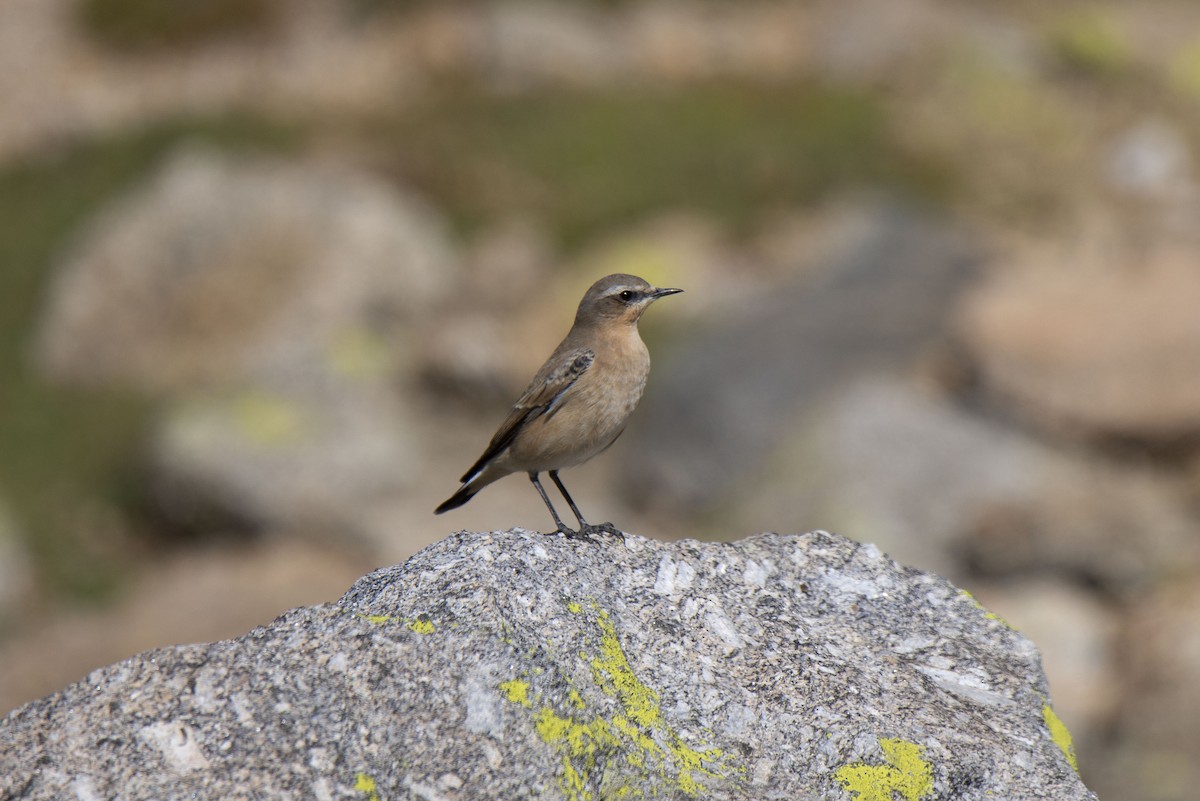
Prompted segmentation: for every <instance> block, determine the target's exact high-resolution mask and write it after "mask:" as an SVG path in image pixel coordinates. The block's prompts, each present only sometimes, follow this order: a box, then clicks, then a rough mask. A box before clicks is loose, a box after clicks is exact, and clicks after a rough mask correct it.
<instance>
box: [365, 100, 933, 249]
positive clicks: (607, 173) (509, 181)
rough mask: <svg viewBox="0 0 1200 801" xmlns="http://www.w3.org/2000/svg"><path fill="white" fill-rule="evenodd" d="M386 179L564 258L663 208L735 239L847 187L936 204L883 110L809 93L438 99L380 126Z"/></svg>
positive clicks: (925, 176)
mask: <svg viewBox="0 0 1200 801" xmlns="http://www.w3.org/2000/svg"><path fill="white" fill-rule="evenodd" d="M369 135H370V136H373V137H374V138H376V139H379V140H382V141H388V142H391V143H392V144H391V148H390V150H391V154H392V155H391V158H392V160H393V168H394V169H395V170H396V171H397V172H398V174H399V175H400V176H401V177H402V178H403V179H405V180H406V181H407V182H409V183H411V184H414V185H416V186H417V187H418V188H419V189H421V190H422V191H424V192H425V193H426V194H427V195H429V196H430V197H431V198H433V199H434V200H435V201H436V202H438V203H439V204H440V205H441V206H442V207H443V208H445V209H447V210H448V211H449V213H450V214H451V215H452V216H453V217H454V218H455V221H456V222H457V223H458V224H459V225H460V226H462V227H464V228H466V229H468V230H469V229H471V228H473V227H474V226H475V225H477V224H478V223H480V222H481V221H483V220H487V219H490V218H494V217H496V216H500V215H504V214H507V213H510V212H523V213H528V214H532V215H534V216H535V217H538V218H541V219H544V220H546V221H547V222H548V223H549V224H550V227H551V228H552V230H553V231H555V232H556V234H557V235H558V236H559V237H560V241H561V243H562V244H564V245H566V246H568V247H569V246H571V245H572V244H575V243H577V242H579V241H580V240H582V239H584V238H586V237H588V236H590V235H593V234H596V233H598V232H600V231H602V230H604V229H607V228H611V227H614V226H617V225H620V224H623V223H628V222H630V221H633V220H636V219H638V218H639V217H641V216H644V215H646V214H649V213H652V212H655V211H658V210H662V209H668V208H672V209H674V208H679V209H686V210H694V211H698V212H702V213H705V214H709V215H712V216H714V217H716V218H718V219H719V220H720V221H722V222H724V223H726V224H728V225H729V227H730V228H731V229H732V230H734V231H735V232H736V231H743V230H745V229H746V228H747V227H748V226H749V225H750V224H751V223H752V222H753V221H754V220H755V219H761V217H762V215H763V214H764V213H766V212H769V211H771V210H774V209H777V208H785V207H795V206H799V205H806V204H811V203H813V202H815V201H818V200H820V199H821V198H823V197H824V196H826V195H827V194H829V193H830V192H832V191H834V190H842V189H845V188H846V187H854V186H871V187H880V186H882V187H888V188H893V189H896V190H899V191H905V192H914V193H917V194H922V195H933V196H942V195H943V194H944V193H945V191H946V188H947V185H948V180H949V178H948V172H947V171H946V170H944V169H943V168H942V167H940V166H939V165H937V164H935V163H933V162H932V161H931V160H929V159H927V158H923V157H917V156H915V155H914V154H912V153H910V152H907V151H906V150H905V149H904V148H903V147H902V146H900V145H899V144H897V142H898V139H897V138H896V137H893V136H892V135H891V132H890V131H889V121H888V117H887V115H886V113H885V112H884V110H883V108H882V106H881V105H880V103H879V102H878V100H877V98H876V97H875V96H873V95H871V94H868V93H866V92H859V91H854V90H845V89H833V88H828V87H819V86H816V85H809V84H786V85H782V84H781V85H773V86H763V85H729V84H725V85H715V86H691V87H686V88H673V89H670V90H667V89H658V88H653V87H640V88H639V87H633V88H631V87H628V86H626V87H622V88H621V89H620V90H601V91H583V92H562V91H554V92H539V93H536V94H508V95H504V94H495V93H493V94H487V93H484V92H480V91H471V90H467V91H460V92H456V93H444V94H442V95H440V96H439V97H438V98H436V99H434V100H433V101H431V102H430V103H428V104H427V105H425V106H424V107H422V108H419V109H416V110H415V111H413V112H409V113H405V114H403V115H396V116H393V117H390V118H385V119H381V120H376V121H375V123H374V125H373V127H371V129H370V131H369Z"/></svg>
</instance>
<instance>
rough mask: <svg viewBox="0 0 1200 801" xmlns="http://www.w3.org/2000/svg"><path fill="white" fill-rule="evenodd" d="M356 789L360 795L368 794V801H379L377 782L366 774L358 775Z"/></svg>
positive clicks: (355, 783)
mask: <svg viewBox="0 0 1200 801" xmlns="http://www.w3.org/2000/svg"><path fill="white" fill-rule="evenodd" d="M354 789H355V790H358V791H359V792H360V793H366V795H367V801H379V792H378V791H377V790H376V789H375V780H374V779H372V778H371V777H370V776H368V775H367V774H365V773H360V774H358V778H357V779H356V780H355V782H354Z"/></svg>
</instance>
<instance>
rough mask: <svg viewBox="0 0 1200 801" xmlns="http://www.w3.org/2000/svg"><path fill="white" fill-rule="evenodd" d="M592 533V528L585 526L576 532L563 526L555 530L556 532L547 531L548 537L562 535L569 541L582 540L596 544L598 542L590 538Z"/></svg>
mask: <svg viewBox="0 0 1200 801" xmlns="http://www.w3.org/2000/svg"><path fill="white" fill-rule="evenodd" d="M590 533H591V526H584V527H583V528H581V529H579V531H576V530H574V529H571V528H567V527H566V526H565V525H563V526H559V527H558V528H556V529H554V531H547V532H546V536H548V537H553V536H554V535H555V534H562V535H563V536H564V537H566V538H567V539H569V540H582V541H583V542H591V543H595V542H596V541H595V540H594V539H592V538H591V537H589V536H588V534H590Z"/></svg>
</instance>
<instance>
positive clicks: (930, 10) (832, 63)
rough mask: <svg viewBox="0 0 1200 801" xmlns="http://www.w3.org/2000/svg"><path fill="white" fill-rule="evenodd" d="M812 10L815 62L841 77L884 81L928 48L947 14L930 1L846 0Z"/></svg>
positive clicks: (831, 73)
mask: <svg viewBox="0 0 1200 801" xmlns="http://www.w3.org/2000/svg"><path fill="white" fill-rule="evenodd" d="M817 8H818V9H819V13H817V14H816V15H815V16H816V19H815V21H814V22H813V26H812V27H813V30H812V42H811V47H812V48H813V51H814V54H813V61H814V65H815V66H816V68H817V69H818V70H820V71H823V72H827V73H829V74H830V75H831V76H833V77H836V78H839V79H842V80H845V79H848V78H849V79H855V80H863V79H876V80H886V79H887V77H888V76H889V75H890V74H891V73H892V72H894V71H895V70H897V69H898V68H899V67H900V66H902V65H903V64H904V62H906V61H907V60H909V59H912V58H914V57H916V56H918V55H927V54H928V53H929V52H930V50H931V49H932V48H933V46H934V45H935V44H936V43H937V41H938V38H939V34H941V35H944V30H945V29H946V26H945V25H944V19H945V17H946V15H947V14H948V13H952V10H951V9H949V8H945V7H941V4H939V3H937V2H930V0H848V1H843V2H836V3H819V4H817Z"/></svg>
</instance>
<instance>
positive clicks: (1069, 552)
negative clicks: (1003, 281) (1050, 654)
mask: <svg viewBox="0 0 1200 801" xmlns="http://www.w3.org/2000/svg"><path fill="white" fill-rule="evenodd" d="M776 441H777V449H776V451H775V453H774V454H773V455H772V457H771V459H770V460H769V461H768V462H767V465H766V467H765V468H764V469H762V470H760V471H759V472H758V473H756V474H755V477H754V480H753V481H752V482H751V484H752V486H751V488H750V489H749V490H748V492H747V493H746V495H745V496H744V497H742V498H740V499H739V500H738V502H737V504H735V505H732V506H729V507H726V508H724V509H722V510H721V511H720V514H719V515H718V520H728V519H747V518H749V519H755V520H759V521H762V522H761V523H760V524H759V525H765V526H778V525H782V524H783V523H785V522H786V523H789V524H794V525H801V526H803V525H811V526H816V525H821V526H827V527H830V528H834V529H837V530H841V531H853V530H859V531H869V532H871V539H872V541H873V542H875V543H876V544H877V545H879V546H880V547H881V548H883V549H884V550H885V551H886V552H888V553H889V554H891V555H892V556H894V557H896V558H898V559H902V560H904V561H906V562H909V563H911V564H916V565H919V566H920V567H922V568H925V569H928V570H937V571H940V572H942V573H944V574H945V575H947V576H949V577H950V578H951V579H952V580H956V581H960V582H962V583H964V584H965V583H968V578H969V577H970V576H971V575H972V574H974V575H976V576H978V575H980V574H982V575H988V576H994V577H1000V576H1005V577H1010V576H1015V575H1030V574H1034V575H1036V574H1042V573H1044V574H1049V573H1051V572H1054V571H1057V572H1058V573H1059V574H1060V575H1067V576H1077V577H1079V578H1081V579H1083V580H1085V581H1089V582H1093V583H1098V584H1100V585H1102V586H1104V587H1105V588H1107V589H1108V590H1109V591H1111V592H1114V593H1124V594H1126V595H1128V594H1129V593H1131V592H1133V591H1135V590H1137V589H1139V588H1142V587H1145V586H1147V585H1149V584H1151V583H1153V582H1154V581H1156V580H1158V579H1159V578H1160V577H1161V576H1162V575H1164V574H1167V573H1169V572H1170V571H1171V570H1173V569H1174V568H1175V567H1176V566H1177V565H1179V564H1181V563H1189V564H1200V542H1197V541H1196V539H1195V537H1194V535H1193V532H1194V527H1195V524H1194V521H1193V519H1192V517H1191V515H1190V510H1189V508H1188V505H1187V503H1186V501H1185V500H1184V495H1183V493H1182V492H1179V493H1176V492H1173V491H1172V485H1171V484H1169V483H1166V484H1164V483H1163V482H1162V481H1161V480H1160V479H1159V478H1158V477H1157V476H1155V475H1154V474H1151V473H1143V472H1140V471H1137V470H1132V469H1121V468H1117V467H1106V466H1098V465H1095V464H1092V463H1091V462H1090V461H1089V460H1088V459H1086V458H1083V457H1080V458H1074V457H1072V456H1070V455H1069V454H1062V453H1057V452H1055V451H1052V450H1050V449H1049V448H1047V447H1046V446H1044V445H1042V444H1040V443H1038V442H1037V441H1036V440H1034V439H1031V438H1029V437H1027V436H1025V435H1023V434H1021V433H1018V432H1015V431H1012V430H1009V429H1005V428H1002V427H1001V426H999V425H997V424H995V423H991V422H988V421H986V420H984V419H981V418H978V417H975V416H973V415H971V414H969V413H967V412H965V411H963V410H961V409H958V408H956V407H954V406H952V405H951V404H949V403H948V402H946V401H945V400H942V399H939V398H937V397H933V396H931V395H930V394H928V393H922V392H920V391H918V390H916V389H915V388H913V387H911V386H908V385H906V384H904V383H903V382H900V381H898V380H891V381H884V380H870V381H863V382H861V383H859V384H856V385H854V386H852V387H850V388H848V390H847V391H844V392H842V393H840V394H837V395H835V396H832V397H831V398H829V399H828V400H827V402H825V403H824V404H822V405H821V406H820V407H818V408H815V409H812V410H809V411H807V412H806V413H805V414H804V415H802V416H798V417H797V418H795V420H794V421H792V422H788V423H786V424H784V425H783V426H782V427H781V429H780V430H779V431H778V432H777V437H776ZM933 498H936V499H937V502H936V503H934V502H931V499H933ZM1131 531H1136V532H1138V535H1137V536H1136V537H1133V536H1130V532H1131Z"/></svg>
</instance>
